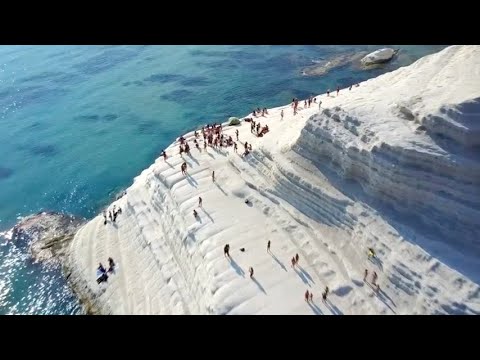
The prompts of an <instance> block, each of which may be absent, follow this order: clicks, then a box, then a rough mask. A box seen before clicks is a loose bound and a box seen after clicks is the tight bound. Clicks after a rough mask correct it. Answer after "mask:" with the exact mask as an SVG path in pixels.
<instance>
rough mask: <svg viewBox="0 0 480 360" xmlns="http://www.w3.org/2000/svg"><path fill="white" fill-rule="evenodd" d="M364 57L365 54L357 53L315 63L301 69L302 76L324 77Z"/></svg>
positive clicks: (336, 56)
mask: <svg viewBox="0 0 480 360" xmlns="http://www.w3.org/2000/svg"><path fill="white" fill-rule="evenodd" d="M364 55H365V52H359V53H355V54H352V53H348V54H340V55H335V56H334V57H331V58H329V59H328V60H326V61H321V62H316V63H315V64H314V65H310V66H307V67H305V68H303V69H302V75H305V76H322V75H326V74H327V73H329V72H330V71H331V70H333V69H337V68H339V67H342V66H345V65H351V64H355V63H357V62H359V61H360V59H361V58H362V57H363V56H364Z"/></svg>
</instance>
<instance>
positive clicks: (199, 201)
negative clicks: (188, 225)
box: [198, 196, 202, 207]
mask: <svg viewBox="0 0 480 360" xmlns="http://www.w3.org/2000/svg"><path fill="white" fill-rule="evenodd" d="M198 207H202V198H201V197H200V196H199V197H198Z"/></svg>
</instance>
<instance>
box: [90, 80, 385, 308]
mask: <svg viewBox="0 0 480 360" xmlns="http://www.w3.org/2000/svg"><path fill="white" fill-rule="evenodd" d="M356 86H358V84H357V85H356ZM351 89H352V86H350V88H349V90H351ZM339 92H340V89H339V87H337V96H338V95H339ZM327 96H330V90H328V91H327ZM312 104H317V98H316V97H313V96H310V97H309V98H308V99H305V100H304V103H303V106H304V108H310V107H311V105H312ZM321 104H322V101H320V100H319V101H318V106H319V108H320V107H321ZM298 105H299V99H297V98H293V99H292V103H291V106H292V108H293V113H294V115H296V114H297V113H298V110H299V109H298ZM268 114H269V113H268V109H267V108H263V109H260V108H257V109H254V110H253V111H252V117H247V118H244V121H245V122H248V123H250V132H251V133H252V134H254V135H256V136H257V137H262V136H264V135H265V134H267V133H268V132H269V131H270V130H269V127H268V125H265V126H263V127H262V125H261V123H260V121H255V120H254V118H258V117H259V116H262V117H265V116H266V115H268ZM283 117H284V111H283V109H282V110H281V112H280V119H281V120H283ZM235 137H236V141H234V140H233V138H232V136H227V135H225V134H224V133H223V127H222V125H221V124H217V123H213V124H207V125H205V126H203V127H202V128H201V129H200V130H199V131H197V130H195V131H194V133H193V144H194V146H195V148H196V149H197V150H198V151H199V152H202V149H201V146H200V142H201V141H202V138H203V149H204V150H206V149H207V146H208V147H211V148H214V149H218V148H228V147H233V151H234V152H235V153H237V151H238V145H237V142H239V141H240V139H239V131H238V129H236V130H235ZM178 141H179V154H180V155H181V156H182V157H183V154H184V153H185V154H187V155H190V151H191V147H190V145H189V142H188V140H187V139H185V137H183V136H180V137H179V138H178ZM243 145H244V152H243V154H242V156H247V155H248V154H249V153H250V152H251V151H252V145H251V144H249V143H248V142H247V141H245V142H244V144H243ZM161 156H162V157H163V159H164V160H165V161H166V160H167V159H168V155H167V153H166V151H165V150H162V151H161ZM181 172H182V175H188V173H187V162H186V161H184V162H183V163H182V164H181ZM212 182H215V171H212ZM245 203H246V204H249V201H248V199H247V200H246V201H245ZM202 206H203V199H202V198H201V197H199V198H198V207H199V208H202ZM121 211H122V210H121V208H120V207H119V208H118V209H116V207H115V205H114V206H113V212H112V211H110V210H109V211H108V218H109V219H110V221H111V222H115V221H116V218H117V216H118V214H121ZM193 216H194V217H195V218H196V219H197V218H198V217H199V214H198V212H197V210H196V209H194V210H193ZM103 217H104V224H105V225H106V224H107V213H106V211H103ZM270 248H271V241H270V240H269V241H268V243H267V252H268V253H270ZM240 250H241V251H245V249H244V248H242V249H240ZM368 250H369V252H368V257H369V258H370V257H375V252H374V250H373V249H372V248H369V249H368ZM223 251H224V255H225V257H226V258H227V259H229V260H230V259H231V256H230V244H226V245H225V246H224V249H223ZM299 260H300V257H299V255H298V253H297V254H295V256H293V257H292V259H291V264H292V268H293V269H295V268H296V267H297V266H298V263H299ZM108 261H109V269H108V270H105V268H104V267H103V265H102V264H99V267H98V269H97V282H98V283H99V284H100V283H102V282H106V281H107V280H108V274H112V273H113V272H114V269H115V263H114V261H113V259H112V258H109V259H108ZM248 271H249V275H250V278H252V279H253V278H254V269H253V267H252V266H250V267H249V269H248ZM367 277H368V270H367V269H365V273H364V281H367ZM377 279H378V275H377V273H376V272H373V275H372V281H371V284H372V285H373V286H374V287H375V286H376V287H377V290H378V289H379V288H380V287H379V285H378V284H377V283H376V281H377ZM328 294H329V288H328V286H326V287H325V290H324V291H323V293H322V300H323V301H324V302H326V301H327V296H328ZM304 296H305V301H307V302H313V292H312V291H309V290H308V289H307V291H306V292H305V295H304Z"/></svg>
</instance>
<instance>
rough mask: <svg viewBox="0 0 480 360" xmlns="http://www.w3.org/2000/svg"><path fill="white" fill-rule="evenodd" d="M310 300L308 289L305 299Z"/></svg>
mask: <svg viewBox="0 0 480 360" xmlns="http://www.w3.org/2000/svg"><path fill="white" fill-rule="evenodd" d="M309 300H310V293H309V292H308V289H307V291H305V301H306V302H308V301H309Z"/></svg>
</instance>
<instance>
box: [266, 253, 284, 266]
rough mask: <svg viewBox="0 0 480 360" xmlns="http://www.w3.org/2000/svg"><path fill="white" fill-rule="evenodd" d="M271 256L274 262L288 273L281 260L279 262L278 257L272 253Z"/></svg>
mask: <svg viewBox="0 0 480 360" xmlns="http://www.w3.org/2000/svg"><path fill="white" fill-rule="evenodd" d="M269 254H270V255H271V256H272V258H273V260H275V261H276V262H277V264H278V265H279V266H280V267H281V268H282V269H283V270H285V271H287V268H286V267H285V265H284V264H283V263H282V262H281V261H280V260H278V259H277V257H276V256H275V255H274V254H273V253H272V252H270V253H269Z"/></svg>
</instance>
